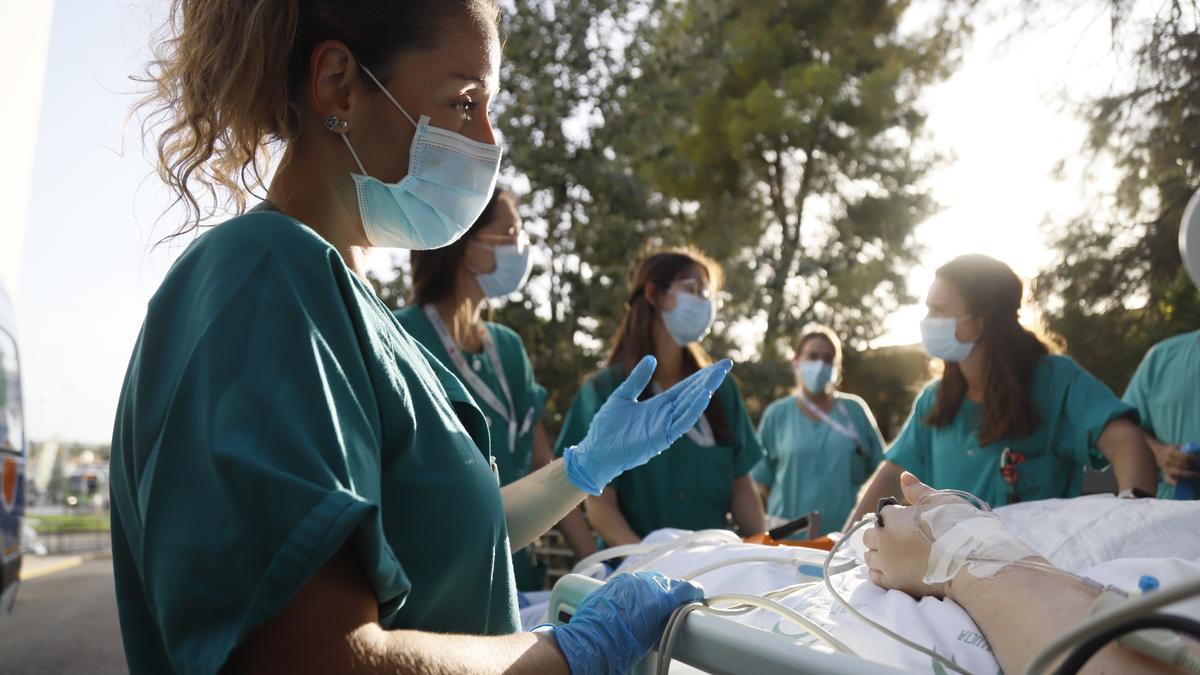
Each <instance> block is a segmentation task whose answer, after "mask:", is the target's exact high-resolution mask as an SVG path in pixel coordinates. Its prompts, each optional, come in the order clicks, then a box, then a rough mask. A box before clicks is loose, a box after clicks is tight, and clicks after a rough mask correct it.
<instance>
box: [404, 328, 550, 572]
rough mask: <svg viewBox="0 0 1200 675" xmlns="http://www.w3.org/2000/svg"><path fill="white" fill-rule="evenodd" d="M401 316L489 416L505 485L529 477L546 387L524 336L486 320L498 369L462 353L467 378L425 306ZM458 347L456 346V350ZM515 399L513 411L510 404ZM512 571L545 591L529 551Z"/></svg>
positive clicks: (480, 356) (484, 358)
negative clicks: (537, 375)
mask: <svg viewBox="0 0 1200 675" xmlns="http://www.w3.org/2000/svg"><path fill="white" fill-rule="evenodd" d="M396 318H397V319H399V321H400V325H401V326H402V327H403V328H404V330H405V331H407V332H408V334H409V335H411V336H412V337H413V339H415V340H416V341H417V342H420V343H421V344H422V345H423V346H424V347H425V348H426V349H427V350H429V352H430V353H431V354H433V355H434V356H436V357H437V359H438V361H440V362H441V363H442V365H443V366H445V367H446V368H447V369H449V370H450V371H451V372H453V373H454V374H455V375H456V376H457V377H458V379H459V380H460V381H461V382H463V384H464V385H465V386H466V389H467V391H468V392H470V393H471V395H472V396H473V397H474V398H475V402H476V403H477V404H478V405H479V409H480V410H482V411H483V414H484V415H485V416H486V417H487V420H488V432H489V433H488V435H489V438H490V439H491V446H492V455H493V456H494V457H495V458H496V465H497V468H498V469H499V471H500V484H501V485H508V484H509V483H511V482H513V481H515V480H518V479H521V478H524V477H525V476H527V475H529V471H530V469H531V467H532V465H533V427H534V425H535V424H536V423H537V422H538V421H539V420H541V417H542V412H543V410H544V408H545V403H546V388H545V387H543V386H541V385H540V384H538V383H537V380H536V379H535V378H534V374H533V364H531V363H530V361H529V354H528V353H527V352H526V351H525V344H524V343H523V342H522V341H521V337H520V336H519V335H517V333H516V332H514V331H513V330H512V329H510V328H508V327H506V326H502V325H500V324H497V323H492V322H490V321H489V322H485V323H484V329H485V330H487V333H488V339H489V340H491V343H492V345H494V346H495V354H496V356H497V357H498V359H499V364H498V365H499V368H497V364H495V363H493V362H492V359H491V358H490V356H489V353H488V351H487V350H486V349H485V350H484V351H482V352H480V353H477V354H472V353H467V352H463V351H461V350H460V351H458V354H459V356H460V358H461V359H462V363H464V364H465V365H466V367H467V368H469V369H470V371H471V375H470V376H468V375H467V374H466V373H462V372H460V370H459V368H458V366H456V365H455V361H456V359H454V358H453V357H452V356H451V354H450V353H449V351H447V347H446V345H445V343H444V342H443V340H442V338H441V337H440V336H439V335H438V331H437V330H436V329H435V327H434V325H433V323H432V322H431V320H430V318H429V316H428V314H427V313H426V308H425V307H421V306H419V305H410V306H408V307H405V308H403V309H401V310H398V311H397V312H396ZM453 347H454V345H453V344H451V348H453ZM501 377H503V378H504V386H501V382H500V378H501ZM469 378H470V379H469ZM472 380H473V381H474V382H475V384H474V385H473V384H472ZM475 386H482V387H484V388H485V389H486V393H483V394H482V395H481V393H480V392H477V391H475V389H474V387H475ZM510 395H511V397H512V401H511V403H512V407H511V409H510V408H509V405H508V404H509V400H508V399H509V396H510ZM510 416H512V417H513V418H514V419H513V420H511V422H512V425H513V427H514V432H513V434H512V438H511V439H510V438H509V431H508V430H509V424H510V420H509V417H510ZM513 571H514V573H515V574H516V579H517V590H520V591H536V590H541V589H542V587H543V584H544V581H545V575H546V569H545V567H544V566H542V565H535V564H534V562H533V556H532V554H531V552H530V550H529V548H528V547H526V548H523V549H521V550H519V551H516V552H514V553H513Z"/></svg>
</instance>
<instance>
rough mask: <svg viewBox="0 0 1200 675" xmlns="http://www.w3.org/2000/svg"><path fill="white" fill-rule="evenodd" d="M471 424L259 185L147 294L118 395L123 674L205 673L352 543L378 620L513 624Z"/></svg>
mask: <svg viewBox="0 0 1200 675" xmlns="http://www.w3.org/2000/svg"><path fill="white" fill-rule="evenodd" d="M489 453H490V450H489V441H488V432H487V423H486V421H485V418H484V416H483V413H482V412H480V410H479V409H478V407H477V406H476V405H475V404H474V402H473V401H472V398H471V396H470V395H468V393H467V392H466V391H465V390H464V389H463V386H462V384H461V383H460V382H459V381H458V379H457V378H456V377H455V376H454V375H453V374H452V373H450V372H449V371H447V370H446V369H445V368H444V367H442V365H441V364H440V363H439V362H438V360H437V359H436V358H434V357H432V356H431V355H430V354H429V353H428V352H427V351H426V350H425V349H423V348H422V347H421V345H420V344H419V343H417V342H416V341H415V340H413V339H412V337H410V336H409V335H408V333H406V332H405V331H404V329H403V328H402V327H401V326H400V324H399V323H398V322H397V321H396V319H395V317H394V316H392V313H391V312H390V311H389V310H388V308H387V307H385V306H384V305H383V303H382V302H380V301H379V299H378V298H377V297H376V296H375V294H374V293H373V292H372V290H371V289H370V288H369V287H368V286H367V285H366V284H364V283H363V282H362V281H361V280H360V279H359V278H358V277H357V276H355V275H354V274H353V273H352V272H351V271H350V270H349V269H348V268H347V267H346V265H345V264H344V263H343V261H342V259H341V257H340V255H339V254H338V253H337V251H336V250H334V249H333V248H332V247H330V246H329V244H327V243H326V242H325V241H324V240H323V239H321V237H320V236H318V235H317V234H316V233H315V232H313V231H312V230H310V229H309V228H307V227H306V226H304V225H303V224H301V223H300V222H298V221H296V220H294V219H292V218H290V217H287V216H285V215H283V214H281V213H279V212H277V211H275V210H273V209H271V208H269V207H268V206H267V205H265V204H264V205H260V206H259V207H256V208H255V209H254V210H252V211H250V212H249V213H247V214H245V215H242V216H239V217H237V218H234V219H232V220H230V221H227V222H225V223H224V224H222V225H218V226H217V227H215V228H213V229H212V230H211V231H209V232H207V233H206V234H203V235H201V236H200V237H199V238H198V239H197V240H196V241H195V242H194V243H193V244H192V245H191V246H190V247H189V248H188V249H187V251H185V253H184V254H183V255H182V256H181V257H180V259H179V260H178V261H177V262H176V263H175V265H174V266H173V267H172V268H171V270H170V272H169V273H168V274H167V277H166V278H165V280H164V281H163V283H162V285H161V286H160V288H159V289H158V291H157V292H156V293H155V295H154V296H153V298H152V299H151V300H150V303H149V308H148V312H147V315H146V319H145V322H144V324H143V326H142V329H141V333H140V335H139V336H138V340H137V343H136V346H135V347H134V351H133V356H132V358H131V360H130V364H129V369H128V371H127V374H126V378H125V382H124V386H123V389H122V392H121V397H120V401H119V405H118V410H117V419H116V426H115V430H114V432H113V453H112V462H111V478H110V485H111V493H112V505H113V508H112V539H113V567H114V574H115V581H116V589H117V600H118V612H119V616H120V621H121V629H122V630H121V633H122V635H123V639H124V641H125V651H126V655H127V657H128V663H129V668H130V670H131V672H133V673H155V674H157V673H167V672H180V673H216V672H217V671H218V670H219V669H220V668H221V667H222V665H223V664H224V663H225V661H226V660H227V658H228V657H229V654H230V652H231V651H232V650H233V649H234V648H235V647H236V646H237V645H238V644H239V643H240V642H241V641H242V640H243V639H244V638H245V637H246V636H247V634H248V633H250V632H251V631H252V630H253V629H254V628H255V627H257V626H259V625H261V624H262V623H264V622H266V621H268V620H269V619H271V618H272V617H273V616H275V615H276V614H277V613H278V612H279V611H280V610H281V609H282V608H284V607H285V606H286V605H287V604H288V602H289V600H290V599H291V598H292V597H293V596H294V595H295V594H296V592H297V591H298V590H300V588H301V587H303V585H304V584H305V583H306V581H307V580H308V579H309V578H310V577H311V576H312V575H313V573H314V572H316V571H317V570H318V569H319V568H320V567H321V566H322V565H323V564H324V563H325V562H326V561H327V560H328V559H329V558H330V556H331V555H333V554H334V553H335V552H336V551H338V550H339V549H340V548H341V547H343V546H352V547H353V550H355V551H356V552H357V554H358V557H359V558H360V559H361V560H362V562H363V565H364V572H365V575H366V577H367V579H368V580H369V582H370V584H371V586H372V587H373V589H374V592H375V595H376V598H377V600H378V602H379V612H380V621H381V623H382V625H383V626H384V627H385V628H387V629H397V628H410V629H419V630H426V631H437V632H456V633H474V634H504V633H512V632H515V631H517V630H518V629H519V626H520V623H519V618H518V614H517V605H516V591H515V586H514V582H513V572H512V565H511V562H510V551H509V545H508V532H507V528H506V524H505V518H504V508H503V504H502V502H501V498H500V492H499V488H498V486H497V479H496V476H495V474H494V472H493V470H492V469H491V467H490V464H491V461H490V454H489Z"/></svg>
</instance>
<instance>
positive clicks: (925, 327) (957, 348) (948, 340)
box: [921, 316, 975, 363]
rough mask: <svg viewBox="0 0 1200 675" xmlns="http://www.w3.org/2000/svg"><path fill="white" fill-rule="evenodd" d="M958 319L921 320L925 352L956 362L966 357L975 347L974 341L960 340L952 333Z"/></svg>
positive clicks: (934, 318)
mask: <svg viewBox="0 0 1200 675" xmlns="http://www.w3.org/2000/svg"><path fill="white" fill-rule="evenodd" d="M958 322H959V319H957V318H955V317H952V316H950V317H928V318H925V319H922V320H921V342H922V344H924V345H925V352H926V353H928V354H929V355H930V356H932V357H933V358H935V359H942V360H943V361H950V362H952V363H957V362H959V361H962V360H963V359H965V358H967V356H968V355H969V354H970V353H971V350H972V349H973V348H974V347H975V341H974V340H972V341H970V342H962V341H961V340H959V339H958V337H957V336H956V335H955V334H954V333H955V331H956V330H958Z"/></svg>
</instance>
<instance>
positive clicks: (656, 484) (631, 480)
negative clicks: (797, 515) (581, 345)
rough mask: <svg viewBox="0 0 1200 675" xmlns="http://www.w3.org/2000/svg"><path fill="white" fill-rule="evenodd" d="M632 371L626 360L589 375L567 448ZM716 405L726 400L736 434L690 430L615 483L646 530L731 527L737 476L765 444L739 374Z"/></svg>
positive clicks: (630, 514)
mask: <svg viewBox="0 0 1200 675" xmlns="http://www.w3.org/2000/svg"><path fill="white" fill-rule="evenodd" d="M625 376H626V373H625V371H624V369H623V368H621V367H620V366H609V367H607V368H604V369H603V370H601V371H599V372H598V373H596V374H595V375H593V376H592V377H590V378H589V379H588V380H587V381H586V382H585V383H584V385H583V387H582V388H581V389H580V390H579V393H578V394H577V395H576V397H575V401H574V402H573V403H572V404H571V409H570V410H569V411H567V416H566V418H565V419H564V420H563V429H562V433H561V434H560V435H559V438H558V445H557V452H558V455H559V456H561V455H562V452H563V450H565V449H567V448H568V447H571V446H573V445H576V444H578V443H579V442H580V441H582V440H583V437H584V436H585V435H587V430H588V427H589V426H590V425H591V423H592V418H593V417H595V415H596V413H597V412H598V411H599V410H600V406H602V405H604V402H605V401H607V400H608V397H609V396H611V395H612V393H613V391H614V390H615V389H616V388H617V386H618V385H620V384H621V382H623V381H624V380H625ZM714 405H715V406H720V409H721V411H722V412H723V414H724V416H725V424H726V426H727V427H728V430H729V431H728V438H717V444H716V445H713V446H708V447H706V446H703V445H700V444H699V443H697V442H696V441H694V440H692V438H691V437H690V436H688V435H686V434H685V435H684V436H682V437H681V438H680V439H679V440H677V441H675V443H674V444H672V445H671V447H669V448H668V449H667V450H665V451H664V452H662V453H661V454H659V455H658V456H657V457H655V458H654V459H652V460H650V461H649V462H647V463H646V464H643V465H642V466H639V467H637V468H635V469H630V470H629V471H626V472H625V473H623V474H621V475H620V476H618V477H617V478H616V479H614V480H613V482H612V483H611V485H612V486H613V487H614V488H616V490H617V504H618V507H619V508H620V510H621V514H622V515H623V516H625V520H626V521H627V522H628V523H629V527H630V529H632V530H633V531H634V532H635V533H636V534H637V535H638V536H639V537H645V536H646V535H647V534H649V533H651V532H653V531H654V530H658V529H661V528H664V527H678V528H682V529H686V530H703V529H708V528H723V527H725V516H726V514H727V513H729V507H730V504H731V502H732V500H733V481H734V479H736V478H740V477H742V476H745V475H746V474H748V473H749V472H750V469H751V468H753V467H754V465H755V464H757V463H758V461H759V460H760V459H761V458H762V456H763V448H762V442H761V441H759V439H758V434H757V433H756V432H755V431H754V426H753V425H752V424H751V423H750V416H749V415H748V414H747V413H746V405H745V404H744V403H743V402H742V396H741V394H739V393H738V390H737V386H736V385H735V384H734V382H733V378H726V379H725V381H724V382H723V383H721V386H720V387H718V388H717V391H716V392H715V393H714V394H713V403H712V404H710V406H709V410H712V409H713V406H714ZM710 419H711V418H710Z"/></svg>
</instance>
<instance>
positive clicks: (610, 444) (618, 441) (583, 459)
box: [563, 356, 733, 495]
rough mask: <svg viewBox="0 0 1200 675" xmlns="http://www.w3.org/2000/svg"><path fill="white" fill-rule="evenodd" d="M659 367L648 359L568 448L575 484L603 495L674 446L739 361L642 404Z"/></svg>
mask: <svg viewBox="0 0 1200 675" xmlns="http://www.w3.org/2000/svg"><path fill="white" fill-rule="evenodd" d="M657 365H658V362H657V361H655V359H654V357H653V356H647V357H646V358H644V359H642V362H641V363H639V364H637V367H636V368H634V369H633V372H632V373H630V374H629V378H628V379H626V380H625V381H624V382H622V383H621V386H619V387H617V390H616V391H614V392H613V394H612V396H609V397H608V400H607V401H605V402H604V405H602V406H600V410H599V411H598V412H597V413H596V416H595V417H593V418H592V424H591V426H589V427H588V431H587V435H586V436H584V437H583V440H582V441H580V442H579V445H575V446H572V447H569V448H567V449H566V450H565V451H563V462H564V463H565V465H566V471H567V479H568V480H570V481H571V484H573V485H574V486H575V487H577V488H579V489H580V490H583V491H584V492H586V493H588V494H590V495H598V494H600V492H601V491H602V490H603V489H604V486H605V485H608V482H609V481H611V480H612V479H614V478H616V477H617V476H620V475H621V474H622V473H624V472H625V471H627V470H629V469H632V468H634V467H635V466H641V465H643V464H645V463H646V462H649V461H650V460H651V459H653V458H654V456H655V455H657V454H658V453H660V452H662V451H663V450H666V449H667V448H669V447H671V444H672V443H674V442H675V441H676V440H677V439H678V438H679V437H680V436H682V435H683V434H684V433H686V432H687V430H688V429H691V428H692V427H693V426H695V424H696V422H697V421H699V420H700V416H701V415H703V414H704V410H705V408H707V407H708V402H709V400H710V399H711V398H712V395H713V392H715V391H716V390H717V387H719V386H721V383H722V382H724V381H725V376H726V375H728V374H729V371H730V370H732V369H733V362H732V361H730V360H729V359H725V360H724V361H721V362H719V363H714V364H713V365H711V366H709V367H707V368H705V369H703V370H700V371H697V372H695V373H692V375H691V376H690V377H688V378H687V379H686V380H684V381H682V382H680V383H679V384H676V385H675V386H674V387H671V388H670V389H668V390H666V391H664V392H663V393H661V394H658V395H657V396H655V397H654V398H651V399H650V400H648V401H644V402H640V403H639V402H638V396H640V395H641V393H642V391H643V390H644V389H645V388H646V385H648V384H650V378H651V377H653V376H654V368H655V367H656V366H657Z"/></svg>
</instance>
